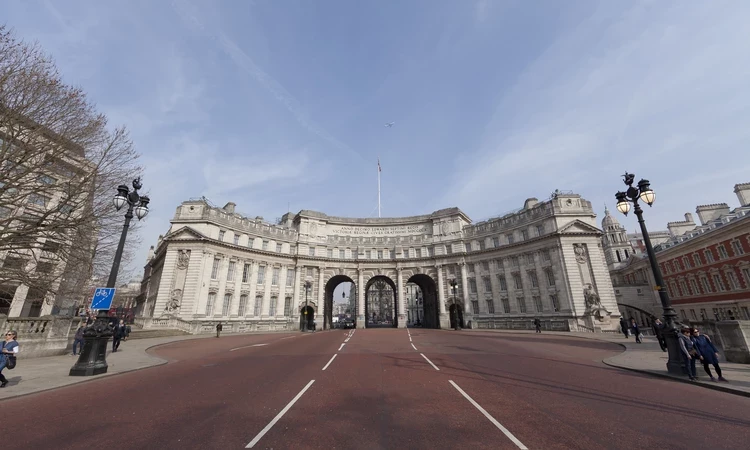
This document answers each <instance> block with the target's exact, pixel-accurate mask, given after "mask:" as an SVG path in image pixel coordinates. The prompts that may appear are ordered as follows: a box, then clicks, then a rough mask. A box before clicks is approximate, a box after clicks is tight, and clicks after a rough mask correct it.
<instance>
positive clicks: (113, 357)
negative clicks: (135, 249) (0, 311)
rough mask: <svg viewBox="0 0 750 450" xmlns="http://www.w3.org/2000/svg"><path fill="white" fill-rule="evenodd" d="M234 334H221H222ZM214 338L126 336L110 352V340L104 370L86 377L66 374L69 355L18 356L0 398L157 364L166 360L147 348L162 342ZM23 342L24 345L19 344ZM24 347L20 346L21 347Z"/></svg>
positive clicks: (72, 361)
mask: <svg viewBox="0 0 750 450" xmlns="http://www.w3.org/2000/svg"><path fill="white" fill-rule="evenodd" d="M233 334H234V333H222V336H224V335H227V336H230V335H233ZM209 337H213V335H211V334H207V335H197V336H194V335H187V336H167V337H157V338H145V339H129V340H127V341H123V342H122V344H121V345H120V349H119V350H118V351H117V352H116V353H112V351H111V348H112V347H111V341H110V344H109V349H108V350H107V364H108V365H109V368H108V369H107V373H105V374H101V375H95V376H89V377H71V376H70V375H68V373H69V372H70V368H71V367H73V364H75V362H76V361H77V360H78V357H77V356H75V357H73V356H71V355H69V354H68V355H62V356H48V357H44V358H29V359H23V358H21V357H20V355H19V358H18V365H17V366H16V368H15V369H13V370H8V369H5V370H3V375H5V377H6V378H7V379H8V386H7V387H6V388H5V389H0V401H2V400H4V399H7V398H14V397H20V396H22V395H28V394H35V393H37V392H42V391H46V390H49V389H56V388H59V387H63V386H69V385H72V384H77V383H83V382H86V381H91V380H98V379H100V378H104V377H109V376H113V375H117V374H121V373H125V372H132V371H134V370H140V369H145V368H148V367H153V366H159V365H161V364H165V363H167V360H166V359H163V358H159V357H157V356H154V355H150V354H148V353H146V350H147V349H149V348H151V347H154V346H157V345H161V344H167V343H170V342H177V341H184V340H188V339H205V338H209ZM22 345H23V344H22ZM21 349H22V350H23V347H21Z"/></svg>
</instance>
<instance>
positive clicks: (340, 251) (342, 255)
mask: <svg viewBox="0 0 750 450" xmlns="http://www.w3.org/2000/svg"><path fill="white" fill-rule="evenodd" d="M345 258H346V250H344V249H343V248H340V249H339V259H345Z"/></svg>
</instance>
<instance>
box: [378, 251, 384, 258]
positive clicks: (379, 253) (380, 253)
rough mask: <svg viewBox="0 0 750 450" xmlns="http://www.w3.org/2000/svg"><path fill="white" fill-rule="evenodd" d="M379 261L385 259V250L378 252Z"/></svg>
mask: <svg viewBox="0 0 750 450" xmlns="http://www.w3.org/2000/svg"><path fill="white" fill-rule="evenodd" d="M378 259H383V250H378Z"/></svg>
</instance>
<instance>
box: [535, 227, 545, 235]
mask: <svg viewBox="0 0 750 450" xmlns="http://www.w3.org/2000/svg"><path fill="white" fill-rule="evenodd" d="M543 234H544V225H537V226H536V235H537V236H541V235H543Z"/></svg>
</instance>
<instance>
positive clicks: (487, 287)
mask: <svg viewBox="0 0 750 450" xmlns="http://www.w3.org/2000/svg"><path fill="white" fill-rule="evenodd" d="M482 281H483V282H484V292H487V293H492V282H491V281H490V277H482Z"/></svg>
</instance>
